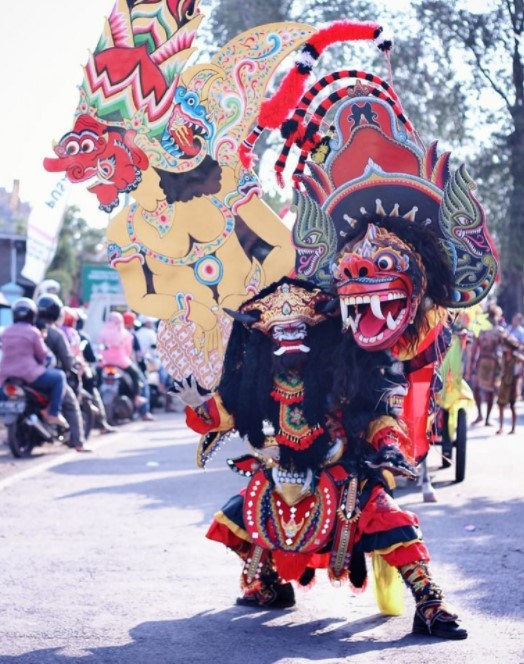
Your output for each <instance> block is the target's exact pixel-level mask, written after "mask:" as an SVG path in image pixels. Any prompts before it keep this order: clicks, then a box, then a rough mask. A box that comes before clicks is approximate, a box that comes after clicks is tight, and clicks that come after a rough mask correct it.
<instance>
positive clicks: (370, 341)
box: [368, 337, 377, 344]
mask: <svg viewBox="0 0 524 664" xmlns="http://www.w3.org/2000/svg"><path fill="white" fill-rule="evenodd" d="M376 340H377V337H369V339H368V343H370V344H374V343H375V341H376Z"/></svg>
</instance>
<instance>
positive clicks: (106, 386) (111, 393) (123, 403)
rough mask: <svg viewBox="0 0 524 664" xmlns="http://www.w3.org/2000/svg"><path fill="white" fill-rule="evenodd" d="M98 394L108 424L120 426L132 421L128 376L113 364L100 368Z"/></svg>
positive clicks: (131, 399) (133, 411) (132, 406)
mask: <svg viewBox="0 0 524 664" xmlns="http://www.w3.org/2000/svg"><path fill="white" fill-rule="evenodd" d="M99 392H100V396H101V397H102V401H103V403H104V407H105V409H106V416H107V421H108V422H109V424H111V425H115V424H122V423H123V422H125V421H129V420H132V419H133V415H134V414H135V407H134V405H133V396H132V395H133V386H132V382H131V378H130V376H128V374H127V373H126V372H125V371H123V369H120V367H117V366H115V365H113V364H106V365H105V366H104V367H102V368H101V370H100V380H99Z"/></svg>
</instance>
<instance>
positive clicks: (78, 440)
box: [36, 293, 89, 452]
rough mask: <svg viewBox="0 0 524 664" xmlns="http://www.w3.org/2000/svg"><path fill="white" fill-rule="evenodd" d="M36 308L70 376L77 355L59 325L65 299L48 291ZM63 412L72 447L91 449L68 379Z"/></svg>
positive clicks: (40, 323) (51, 347)
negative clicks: (86, 439)
mask: <svg viewBox="0 0 524 664" xmlns="http://www.w3.org/2000/svg"><path fill="white" fill-rule="evenodd" d="M36 307H37V319H36V324H37V327H40V329H45V334H44V338H45V343H46V344H47V347H48V348H49V350H51V352H52V353H53V355H54V356H55V358H56V365H57V367H58V368H59V369H62V371H64V373H65V374H66V377H67V375H68V374H69V373H70V372H71V371H72V369H73V366H74V356H73V353H72V352H71V347H70V345H69V342H68V340H67V338H66V336H65V335H64V333H63V332H62V330H61V329H59V327H58V325H59V321H60V320H61V317H62V310H63V307H64V305H63V303H62V300H61V299H60V298H59V297H58V295H55V294H54V293H47V294H45V295H41V296H40V297H39V298H38V300H37V301H36ZM62 412H63V414H64V417H65V419H66V420H67V423H68V424H69V429H70V437H69V443H68V444H69V447H72V448H74V449H75V450H76V451H77V452H86V451H89V450H87V449H86V448H85V446H84V443H85V436H84V423H83V420H82V413H81V411H80V404H79V403H78V399H77V397H76V394H75V392H74V390H73V389H72V388H71V386H70V385H68V383H67V381H66V385H65V389H64V398H63V401H62Z"/></svg>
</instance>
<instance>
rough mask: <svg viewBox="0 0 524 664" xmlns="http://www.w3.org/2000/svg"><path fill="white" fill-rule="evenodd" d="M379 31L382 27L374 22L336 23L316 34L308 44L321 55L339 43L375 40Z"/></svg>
mask: <svg viewBox="0 0 524 664" xmlns="http://www.w3.org/2000/svg"><path fill="white" fill-rule="evenodd" d="M379 29H380V26H379V25H378V24H377V23H372V22H362V21H335V22H334V23H332V24H331V25H329V26H328V27H327V28H323V29H321V30H319V31H318V32H317V33H316V34H314V35H313V36H312V37H311V39H309V40H308V44H310V45H311V46H313V47H314V48H315V49H316V50H317V52H318V54H319V55H320V54H321V53H322V51H323V50H324V49H325V48H327V47H328V46H331V44H335V43H337V42H342V41H356V40H359V39H369V40H372V39H375V37H376V34H377V30H379Z"/></svg>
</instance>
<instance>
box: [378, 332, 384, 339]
mask: <svg viewBox="0 0 524 664" xmlns="http://www.w3.org/2000/svg"><path fill="white" fill-rule="evenodd" d="M383 338H384V332H381V333H380V334H378V335H377V341H382V339H383Z"/></svg>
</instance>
